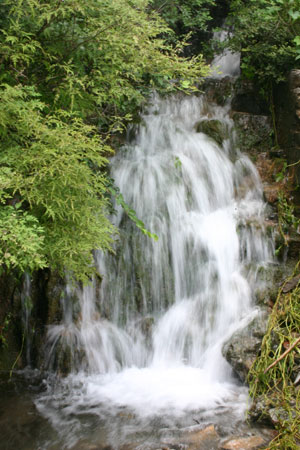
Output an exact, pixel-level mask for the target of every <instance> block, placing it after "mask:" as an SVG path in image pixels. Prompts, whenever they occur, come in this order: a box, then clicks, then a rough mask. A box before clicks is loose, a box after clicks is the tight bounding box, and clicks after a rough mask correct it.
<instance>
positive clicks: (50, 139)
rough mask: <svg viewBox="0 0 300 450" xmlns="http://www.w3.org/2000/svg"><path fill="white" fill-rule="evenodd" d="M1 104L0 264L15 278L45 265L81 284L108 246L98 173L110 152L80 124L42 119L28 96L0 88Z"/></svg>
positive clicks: (37, 105)
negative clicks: (17, 272) (70, 274)
mask: <svg viewBox="0 0 300 450" xmlns="http://www.w3.org/2000/svg"><path fill="white" fill-rule="evenodd" d="M0 99H1V102H0V136H1V142H2V150H1V153H0V167H1V172H0V174H1V178H0V179H1V191H2V197H3V198H5V202H4V200H2V206H1V213H0V218H1V223H0V227H1V229H2V231H3V234H2V241H1V244H2V245H1V257H2V262H3V263H4V264H5V266H6V267H7V268H11V267H13V268H17V269H20V270H21V271H23V270H25V269H29V270H33V269H36V268H38V267H44V266H45V265H51V266H52V267H56V268H60V269H63V268H66V269H67V270H69V271H71V272H73V273H74V274H75V275H76V276H77V278H80V277H81V271H82V277H84V276H85V275H87V274H88V272H89V271H90V266H91V264H92V254H91V251H92V250H93V248H102V249H107V248H109V247H110V243H111V237H110V235H111V233H112V232H113V228H112V226H111V224H110V223H109V221H108V220H107V219H106V217H105V213H106V204H107V200H105V198H104V193H105V192H106V187H105V182H106V180H105V176H104V175H103V174H102V172H101V170H100V169H101V168H103V167H105V166H106V165H107V162H108V161H107V159H106V157H105V156H104V154H107V152H108V151H109V150H110V148H109V147H108V146H107V145H105V143H104V142H103V141H102V140H101V139H100V137H99V135H98V134H97V133H96V130H95V129H94V128H93V127H91V126H89V125H86V124H84V123H83V122H82V120H81V119H78V118H72V116H71V115H70V114H68V113H66V112H60V113H58V112H57V113H56V114H46V115H43V111H44V110H45V109H46V106H45V105H44V104H43V103H42V102H41V101H40V100H38V98H37V96H36V94H35V92H34V90H33V89H32V88H22V87H9V86H3V87H2V90H1V91H0ZM66 118H67V119H68V123H65V119H66ZM16 199H17V201H18V204H17V205H16V206H15V207H13V206H11V205H10V204H9V203H10V202H12V203H14V202H15V201H16ZM18 199H20V200H18ZM21 205H22V206H21ZM17 208H18V209H17Z"/></svg>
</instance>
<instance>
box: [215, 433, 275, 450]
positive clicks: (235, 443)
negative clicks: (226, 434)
mask: <svg viewBox="0 0 300 450" xmlns="http://www.w3.org/2000/svg"><path fill="white" fill-rule="evenodd" d="M264 444H266V442H265V440H264V439H263V438H262V437H261V436H250V437H236V438H231V439H229V440H227V441H225V442H224V443H223V444H222V445H221V447H220V448H221V449H222V450H256V449H259V448H262V446H264Z"/></svg>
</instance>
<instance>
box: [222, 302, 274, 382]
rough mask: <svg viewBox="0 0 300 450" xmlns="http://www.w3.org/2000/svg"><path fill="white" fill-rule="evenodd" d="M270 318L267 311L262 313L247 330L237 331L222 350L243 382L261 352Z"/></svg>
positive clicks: (252, 321)
mask: <svg viewBox="0 0 300 450" xmlns="http://www.w3.org/2000/svg"><path fill="white" fill-rule="evenodd" d="M268 317H269V314H268V312H267V310H262V311H260V312H259V313H258V314H257V316H256V317H255V318H254V319H252V320H251V322H250V323H249V324H248V325H247V326H246V327H245V328H243V329H240V330H238V331H236V332H235V333H234V334H233V335H232V336H231V338H230V339H229V340H228V341H227V342H226V343H225V344H224V346H223V348H222V354H223V356H224V357H225V358H226V360H227V361H228V362H229V364H230V365H231V366H232V368H233V370H234V372H235V373H236V374H237V375H238V377H239V378H240V380H241V381H242V382H246V380H247V376H248V373H249V370H250V367H251V366H252V364H253V362H254V361H255V358H256V357H257V354H258V352H259V350H260V347H261V343H262V340H263V337H264V335H265V333H266V330H267V324H268Z"/></svg>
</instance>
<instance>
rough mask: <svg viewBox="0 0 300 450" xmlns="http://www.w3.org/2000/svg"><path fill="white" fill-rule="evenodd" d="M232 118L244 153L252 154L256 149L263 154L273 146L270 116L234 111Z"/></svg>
mask: <svg viewBox="0 0 300 450" xmlns="http://www.w3.org/2000/svg"><path fill="white" fill-rule="evenodd" d="M232 118H233V121H234V123H235V125H236V132H237V135H238V142H239V145H240V147H241V148H242V150H243V151H246V152H247V151H250V152H251V151H253V149H254V148H256V149H259V152H263V151H264V150H266V149H269V148H270V147H271V146H272V138H271V134H272V124H271V118H270V117H269V116H265V115H256V114H249V113H247V112H235V111H234V112H233V113H232Z"/></svg>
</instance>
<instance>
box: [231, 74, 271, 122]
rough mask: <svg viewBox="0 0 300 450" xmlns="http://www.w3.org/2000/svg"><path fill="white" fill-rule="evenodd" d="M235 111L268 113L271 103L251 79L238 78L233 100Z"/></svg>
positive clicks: (232, 105)
mask: <svg viewBox="0 0 300 450" xmlns="http://www.w3.org/2000/svg"><path fill="white" fill-rule="evenodd" d="M231 109H232V110H233V111H238V112H244V113H248V114H255V115H268V114H269V105H268V102H267V101H266V99H265V98H263V96H262V95H261V94H260V92H259V89H258V88H257V86H256V85H255V84H254V83H253V82H252V81H250V80H238V81H237V83H236V86H235V92H234V95H233V98H232V101H231Z"/></svg>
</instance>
